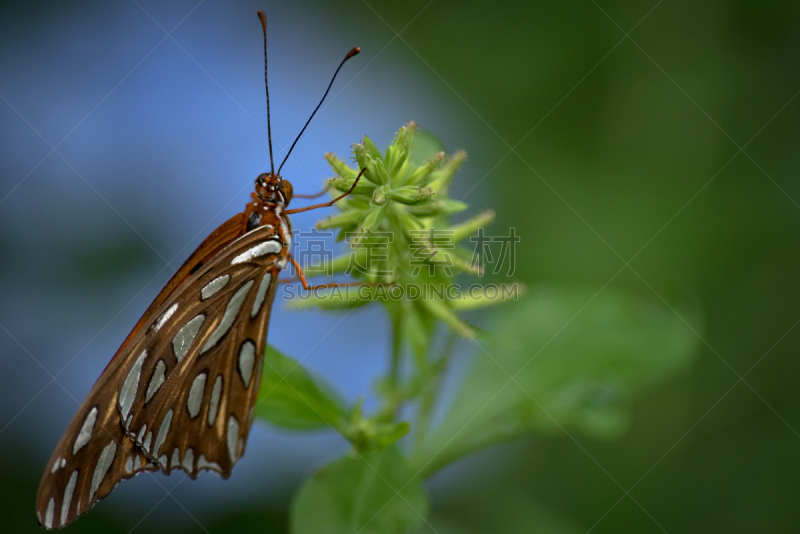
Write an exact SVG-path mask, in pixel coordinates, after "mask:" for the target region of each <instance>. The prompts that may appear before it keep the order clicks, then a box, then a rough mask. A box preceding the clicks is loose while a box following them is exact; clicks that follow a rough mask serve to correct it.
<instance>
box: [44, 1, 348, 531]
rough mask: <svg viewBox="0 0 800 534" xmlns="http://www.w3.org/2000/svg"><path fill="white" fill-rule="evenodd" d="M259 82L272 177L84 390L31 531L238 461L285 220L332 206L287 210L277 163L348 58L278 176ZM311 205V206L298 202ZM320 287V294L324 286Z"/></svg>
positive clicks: (287, 227) (283, 248)
mask: <svg viewBox="0 0 800 534" xmlns="http://www.w3.org/2000/svg"><path fill="white" fill-rule="evenodd" d="M258 16H259V19H260V20H261V26H262V29H263V33H264V82H265V85H266V92H267V126H268V137H269V153H270V172H269V173H264V174H261V175H259V176H258V178H256V182H255V192H253V193H252V194H251V196H252V202H250V203H248V204H247V205H246V207H245V210H244V212H242V213H239V214H237V215H235V216H233V217H232V218H231V219H229V220H228V221H226V222H225V223H223V224H222V225H221V226H220V227H219V228H217V229H216V230H214V231H213V232H211V235H209V236H208V237H207V238H206V239H205V240H204V241H203V242H202V244H201V245H200V246H199V247H198V248H197V250H195V251H194V253H192V255H191V256H190V257H189V259H188V260H186V262H185V263H184V264H183V265H182V266H181V267H180V269H178V271H177V272H176V273H175V274H174V275H173V277H172V278H171V279H170V281H169V282H167V285H166V286H164V288H163V289H162V290H161V292H160V293H159V294H158V296H157V297H156V298H155V300H154V301H153V303H152V304H150V306H149V307H148V308H147V311H146V312H145V313H144V315H143V316H142V318H141V319H139V321H138V322H137V323H136V326H134V327H133V330H132V331H131V333H130V334H128V337H126V338H125V341H124V342H123V343H122V346H121V347H120V348H119V350H117V352H116V354H115V355H114V357H113V358H112V359H111V362H110V363H109V364H108V366H107V367H106V368H105V370H104V371H103V373H102V374H101V375H100V378H99V379H98V380H97V383H95V385H94V387H92V389H91V391H90V392H89V395H88V396H87V397H86V399H85V400H84V401H83V404H81V406H80V408H79V409H78V412H77V413H76V414H75V416H74V417H73V419H72V422H70V424H69V426H68V427H67V430H66V432H65V433H64V435H63V436H62V437H61V440H60V441H59V442H58V446H57V447H56V449H55V451H54V452H53V455H52V457H51V458H50V462H49V463H48V464H47V468H46V470H45V473H44V476H43V477H42V481H41V484H40V485H39V493H38V496H37V498H36V511H37V515H38V519H39V523H40V524H42V525H44V526H45V527H47V528H60V527H63V526H65V525H68V524H70V523H72V522H73V521H75V520H76V519H77V518H78V516H80V515H81V514H84V513H86V512H87V511H89V509H90V508H92V506H94V504H95V503H96V502H97V501H98V500H100V499H102V498H104V497H106V496H107V495H108V494H109V493H111V491H112V490H113V489H114V487H115V486H116V485H117V484H118V483H119V482H120V481H121V480H123V479H126V478H131V477H133V476H134V475H136V474H138V473H141V472H143V471H157V470H161V471H163V472H164V473H167V474H169V473H170V472H171V471H172V470H174V469H182V470H184V471H186V473H188V475H189V476H190V477H191V478H193V479H194V478H197V475H198V473H199V472H200V471H204V470H210V471H214V472H216V473H218V474H219V475H221V476H222V477H223V478H228V477H229V476H230V474H231V470H232V469H233V466H234V464H235V463H236V461H237V460H238V459H239V458H241V457H242V455H243V454H244V450H245V444H246V443H247V437H248V434H249V432H250V427H251V425H252V424H253V413H254V410H253V407H254V405H255V402H256V399H257V397H258V388H259V383H260V378H261V365H262V363H263V354H264V350H265V349H266V343H267V327H268V326H269V318H270V310H271V309H272V301H273V299H274V298H275V292H276V289H277V285H278V273H279V272H280V271H281V270H282V269H283V268H284V267H285V266H286V264H287V262H288V261H291V262H292V263H293V264H294V266H295V268H296V269H297V272H298V275H299V278H300V281H301V282H302V283H303V287H305V288H306V289H308V288H309V286H308V284H307V282H306V280H305V276H303V272H302V270H301V269H300V266H299V265H298V264H297V262H296V261H295V260H294V259H293V258H292V257H291V255H290V252H289V251H290V246H291V228H292V227H291V222H290V220H289V217H288V215H290V214H292V213H298V212H301V211H307V210H310V209H314V208H320V207H327V206H331V205H333V203H334V202H336V201H337V200H339V199H341V198H342V197H344V196H346V195H347V194H349V193H350V192H351V191H352V190H353V188H355V185H356V183H357V182H358V178H360V177H361V174H363V172H364V171H363V170H362V171H361V173H360V174H359V175H358V178H357V179H356V181H355V182H354V183H353V187H352V188H351V189H350V191H348V192H347V193H344V194H343V195H340V196H339V197H337V198H335V199H333V200H332V201H330V202H325V203H322V204H316V205H313V206H308V207H304V208H299V209H293V210H287V209H286V207H287V206H288V205H289V202H290V201H291V200H292V197H293V196H295V197H300V196H301V195H293V191H292V185H291V184H290V183H289V182H288V181H287V180H284V179H282V178H281V177H280V171H281V168H282V167H283V164H284V163H286V160H287V159H288V157H289V154H290V153H291V151H292V149H293V148H294V146H295V144H296V143H297V140H298V139H299V138H300V135H302V134H303V132H304V131H305V129H306V127H307V126H308V124H309V123H310V122H311V119H312V118H313V117H314V114H315V113H316V112H317V110H319V108H320V106H321V105H322V102H323V101H324V100H325V97H326V96H327V95H328V92H329V91H330V89H331V87H332V86H333V82H334V80H335V79H336V75H337V74H338V73H339V70H340V69H341V68H342V66H343V65H344V63H345V62H346V61H347V60H348V59H350V58H351V57H353V56H355V55H356V54H357V53H358V52H359V51H360V49H359V48H358V47H356V48H353V49H352V50H350V52H348V53H347V55H346V56H345V58H344V60H342V62H341V63H340V64H339V67H338V68H337V69H336V72H335V73H334V75H333V78H332V79H331V82H330V84H329V85H328V88H327V90H326V91H325V94H324V95H323V97H322V100H320V103H319V104H318V105H317V107H316V108H315V109H314V112H313V113H312V114H311V117H309V119H308V121H307V122H306V124H305V126H303V129H302V130H301V131H300V135H298V136H297V138H296V139H295V141H294V143H292V146H291V148H290V149H289V152H288V153H287V154H286V157H285V158H284V160H283V162H282V163H281V165H280V166H279V167H278V172H277V173H276V172H275V169H274V166H273V161H272V134H271V128H270V126H269V85H268V84H267V19H266V16H265V15H264V12H263V11H259V12H258ZM306 198H313V197H306ZM332 285H335V284H325V285H323V286H318V287H326V286H332Z"/></svg>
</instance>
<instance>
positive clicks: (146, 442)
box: [142, 432, 153, 452]
mask: <svg viewBox="0 0 800 534" xmlns="http://www.w3.org/2000/svg"><path fill="white" fill-rule="evenodd" d="M152 439H153V433H152V432H148V433H147V435H146V436H145V437H144V441H143V442H142V448H143V449H144V452H150V441H151V440H152Z"/></svg>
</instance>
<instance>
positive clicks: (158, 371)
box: [144, 360, 167, 402]
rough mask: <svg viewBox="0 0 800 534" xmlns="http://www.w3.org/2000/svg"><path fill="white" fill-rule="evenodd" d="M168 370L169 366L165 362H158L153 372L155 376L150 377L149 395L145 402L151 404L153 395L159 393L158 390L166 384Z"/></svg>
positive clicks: (146, 396)
mask: <svg viewBox="0 0 800 534" xmlns="http://www.w3.org/2000/svg"><path fill="white" fill-rule="evenodd" d="M166 368H167V366H166V364H165V363H164V360H158V363H157V364H156V368H155V369H154V370H153V376H151V377H150V384H148V386H147V394H146V395H145V398H144V401H145V402H149V401H150V399H152V398H153V395H155V394H156V391H158V388H160V387H161V384H163V383H164V371H165V370H166Z"/></svg>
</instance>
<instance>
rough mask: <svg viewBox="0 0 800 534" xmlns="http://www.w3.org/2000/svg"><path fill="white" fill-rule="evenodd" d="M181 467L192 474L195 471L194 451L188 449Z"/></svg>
mask: <svg viewBox="0 0 800 534" xmlns="http://www.w3.org/2000/svg"><path fill="white" fill-rule="evenodd" d="M181 466H183V468H184V469H186V472H187V473H191V472H192V471H193V470H194V451H193V450H192V449H186V454H184V455H183V462H181Z"/></svg>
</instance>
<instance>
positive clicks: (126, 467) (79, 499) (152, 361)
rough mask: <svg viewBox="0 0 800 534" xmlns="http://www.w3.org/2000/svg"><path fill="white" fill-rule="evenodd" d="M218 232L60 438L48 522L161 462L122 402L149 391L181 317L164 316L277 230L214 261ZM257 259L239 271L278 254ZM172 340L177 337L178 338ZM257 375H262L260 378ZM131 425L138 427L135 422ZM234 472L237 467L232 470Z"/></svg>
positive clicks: (43, 516)
mask: <svg viewBox="0 0 800 534" xmlns="http://www.w3.org/2000/svg"><path fill="white" fill-rule="evenodd" d="M236 219H237V217H234V218H233V219H231V220H229V221H228V222H226V223H224V224H223V225H222V226H221V227H220V229H223V228H226V225H228V226H227V231H226V232H225V233H224V234H225V235H233V234H234V233H235V232H234V231H233V227H234V224H232V223H233V222H234V221H235V220H236ZM238 222H240V221H238ZM218 230H219V229H218ZM215 234H216V235H217V236H218V237H217V239H219V241H218V242H217V243H214V246H215V247H217V248H219V244H218V243H219V242H221V241H224V239H227V237H225V238H220V237H219V235H221V234H217V232H216V231H215V233H212V236H210V237H209V238H208V239H207V240H206V241H204V243H203V245H201V247H200V248H198V250H197V251H195V253H194V254H193V255H192V257H190V260H198V262H199V260H206V261H207V262H208V263H206V264H205V265H203V266H201V267H200V269H199V270H198V271H197V272H196V273H194V274H191V270H192V268H193V267H194V265H196V263H190V261H187V262H186V263H185V264H184V266H183V267H182V268H181V269H180V270H179V272H178V273H176V275H175V276H174V277H173V279H172V280H171V281H170V284H173V282H174V281H176V282H175V283H174V284H173V285H172V286H170V284H168V286H167V287H165V289H163V290H162V292H161V293H160V294H159V296H158V297H157V298H156V301H155V302H154V305H155V303H156V302H158V301H159V300H161V302H162V304H161V305H160V306H154V305H151V308H150V309H148V312H147V313H146V314H145V317H147V319H146V320H145V317H143V318H142V319H141V320H140V321H139V323H138V324H137V326H136V327H135V328H134V332H132V333H131V335H130V336H129V337H128V339H126V341H125V343H124V344H123V346H122V347H121V348H120V350H119V351H118V352H117V354H116V355H115V357H114V358H113V359H112V361H111V362H110V363H109V365H108V366H107V367H106V369H105V370H104V371H103V373H102V374H101V376H100V378H99V379H98V381H97V383H95V385H94V386H93V387H92V390H91V391H90V392H89V395H88V396H87V397H86V399H85V400H84V402H83V403H82V404H81V407H80V409H79V410H78V412H77V413H76V414H75V416H74V417H73V420H72V421H71V422H70V425H69V426H68V428H67V431H66V432H65V433H64V435H63V436H62V438H61V440H60V441H59V444H58V446H57V447H56V449H55V451H54V452H53V456H52V457H51V459H50V462H49V463H48V467H47V469H46V471H45V473H44V476H43V477H42V481H41V483H40V486H39V492H38V495H37V503H36V506H37V516H38V517H39V521H40V523H42V524H43V525H45V526H46V527H48V528H59V527H61V526H64V525H67V524H69V523H71V522H72V521H74V520H75V519H76V518H77V517H78V516H79V515H81V514H83V513H85V512H87V511H88V510H89V509H91V507H92V506H93V505H94V504H95V502H96V501H98V500H100V499H102V498H104V497H105V496H107V495H108V494H109V493H110V492H111V490H112V489H113V488H114V487H115V486H116V484H117V483H119V481H120V480H122V479H126V478H130V477H132V476H134V475H135V474H136V473H138V472H141V471H143V470H153V469H157V466H156V465H154V463H155V462H152V461H150V460H152V459H153V457H152V456H151V455H150V454H147V453H146V452H145V451H143V450H142V449H141V448H140V447H138V446H137V445H136V444H135V443H134V441H133V440H132V439H131V438H130V436H129V435H128V436H126V435H125V428H124V427H123V424H121V423H123V422H124V420H121V418H120V413H121V408H120V407H121V401H123V400H124V401H125V402H124V403H123V404H124V405H126V406H127V405H128V404H129V403H131V402H132V399H134V397H135V396H136V393H140V394H142V395H146V388H144V387H142V386H141V385H140V384H139V382H140V376H148V377H149V376H151V374H152V372H151V373H150V374H147V375H144V374H143V372H144V371H147V370H148V366H149V365H152V366H153V368H154V367H155V366H156V364H157V360H158V358H147V357H146V355H147V354H148V353H149V354H156V356H157V353H155V352H153V349H156V350H158V348H159V347H160V345H163V344H164V343H160V341H161V340H162V339H164V338H165V337H164V336H163V335H158V332H159V330H160V328H161V327H165V328H166V327H168V326H174V322H170V321H168V320H164V321H163V323H162V324H159V323H160V321H162V319H164V318H165V317H166V315H167V314H166V312H167V311H168V310H170V308H171V307H172V306H174V305H175V304H176V303H177V302H178V301H181V300H186V301H190V302H191V303H192V304H193V305H194V306H197V303H196V302H192V299H191V298H190V297H188V296H189V295H191V291H192V289H197V288H199V287H200V286H198V283H199V282H198V280H201V279H202V277H203V276H205V275H207V274H208V273H209V272H211V271H212V270H213V268H214V265H217V264H218V262H219V261H223V262H224V261H226V260H228V261H230V260H231V259H232V258H234V257H236V256H237V255H238V254H241V253H243V252H247V251H248V250H250V249H251V248H252V246H253V244H257V243H258V242H259V241H264V240H265V239H266V238H267V237H268V236H269V235H271V234H274V231H273V230H272V229H271V228H259V229H256V230H253V231H252V232H250V233H248V234H246V235H245V236H242V237H241V238H239V239H237V240H235V241H234V242H233V243H229V244H228V245H227V246H224V248H223V250H220V251H218V252H217V254H216V255H214V256H212V258H211V260H209V259H208V257H207V255H208V252H207V251H209V250H210V248H209V247H207V246H206V245H207V244H208V243H209V239H211V238H212V237H213V236H215ZM200 256H203V258H201V257H200ZM254 261H256V262H257V263H252V262H245V263H247V265H245V266H244V267H241V268H240V269H239V270H241V271H242V272H244V271H252V272H253V273H255V272H256V271H260V272H262V273H263V272H264V271H266V270H267V268H268V267H270V268H271V267H274V264H275V255H271V256H269V257H261V258H258V259H257V260H254ZM187 265H188V269H187V268H186V267H187ZM237 274H238V273H237ZM276 278H277V277H276ZM198 291H199V289H198ZM270 293H272V294H274V285H273V286H271V288H270ZM214 302H216V301H214V300H211V299H209V302H208V303H206V304H205V307H207V308H208V313H209V315H210V316H212V320H211V321H210V322H209V323H208V326H207V327H206V329H205V330H204V333H203V335H204V336H205V335H208V334H211V333H212V332H211V330H210V328H211V326H212V325H213V324H217V323H218V322H219V321H220V319H221V318H220V317H219V311H220V310H219V309H218V308H216V307H214V306H212V304H213V303H214ZM265 304H266V303H265ZM270 304H271V302H270ZM202 306H203V305H202V303H201V307H202ZM179 307H181V306H179ZM182 308H186V307H185V306H184V307H182ZM190 308H191V307H190ZM265 308H266V306H265ZM155 312H158V313H157V314H156V313H155ZM185 314H186V311H185V310H181V313H180V314H176V319H179V318H180V317H182V316H183V315H185ZM268 314H269V311H268V309H267V310H266V317H265V316H264V315H263V314H262V315H261V317H262V318H263V319H264V320H265V322H266V319H268ZM170 315H171V314H170ZM264 333H266V327H264ZM166 339H168V340H169V341H171V340H172V338H166ZM260 341H261V342H262V344H263V343H265V341H264V339H263V338H261V340H260ZM198 343H199V341H198ZM150 345H153V347H150ZM261 350H262V352H260V353H258V355H260V354H263V346H262V349H261ZM143 367H144V368H145V369H143V370H142V371H138V370H136V369H142V368H143ZM166 377H167V374H166V373H165V378H166ZM254 381H255V382H257V380H254ZM256 387H257V386H256ZM128 415H129V416H130V415H131V414H130V413H129V414H128ZM128 426H129V427H130V424H129V425H128ZM244 428H246V429H249V426H248V425H244ZM130 433H131V432H129V434H130ZM245 437H246V434H245ZM227 472H228V473H229V472H230V469H228V470H227Z"/></svg>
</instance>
